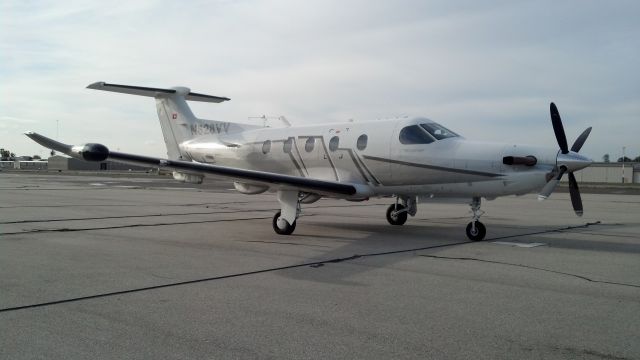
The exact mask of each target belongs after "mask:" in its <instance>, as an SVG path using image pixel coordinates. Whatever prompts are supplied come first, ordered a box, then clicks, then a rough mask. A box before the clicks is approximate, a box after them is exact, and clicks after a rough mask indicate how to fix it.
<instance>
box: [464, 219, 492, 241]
mask: <svg viewBox="0 0 640 360" xmlns="http://www.w3.org/2000/svg"><path fill="white" fill-rule="evenodd" d="M471 228H472V223H469V224H468V225H467V237H468V238H469V240H471V241H482V240H484V237H485V235H487V228H485V227H484V224H483V223H481V222H480V221H476V231H475V232H473V231H472V229H471Z"/></svg>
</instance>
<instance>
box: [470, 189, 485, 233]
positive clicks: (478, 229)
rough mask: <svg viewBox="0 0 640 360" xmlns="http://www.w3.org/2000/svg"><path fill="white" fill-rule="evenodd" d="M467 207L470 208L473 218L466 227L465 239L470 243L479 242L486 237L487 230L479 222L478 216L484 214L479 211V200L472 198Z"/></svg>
mask: <svg viewBox="0 0 640 360" xmlns="http://www.w3.org/2000/svg"><path fill="white" fill-rule="evenodd" d="M469 205H470V206H471V212H472V213H473V218H472V219H471V222H470V223H469V224H468V225H467V237H468V238H469V240H471V241H481V240H483V239H484V237H485V235H487V228H485V227H484V224H483V223H481V222H480V221H479V220H480V216H482V215H483V214H484V211H482V210H480V198H479V197H474V198H473V199H472V200H471V204H469Z"/></svg>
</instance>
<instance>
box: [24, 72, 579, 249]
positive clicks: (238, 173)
mask: <svg viewBox="0 0 640 360" xmlns="http://www.w3.org/2000/svg"><path fill="white" fill-rule="evenodd" d="M88 88H89V89H95V90H105V91H113V92H119V93H125V94H131V95H141V96H148V97H153V98H155V100H156V107H157V110H158V117H159V119H160V126H161V127H162V133H163V136H164V140H165V143H166V146H167V155H168V159H160V158H154V157H148V156H141V155H134V154H127V153H121V152H115V151H110V150H109V149H108V148H107V147H106V146H104V145H101V144H95V143H88V144H83V145H76V146H72V145H67V144H63V143H60V142H57V141H55V140H53V139H50V138H47V137H45V136H42V135H39V134H37V133H34V132H27V133H25V134H26V135H27V136H28V137H30V138H31V139H33V140H34V141H36V142H37V143H39V144H41V145H43V146H45V147H47V148H50V149H52V150H56V151H59V152H62V153H64V154H67V155H69V156H72V157H75V158H78V159H82V160H87V161H105V160H112V161H118V162H125V163H132V164H141V165H146V166H153V167H159V168H166V169H170V170H173V171H174V172H173V176H174V178H175V179H176V180H181V181H184V182H190V183H201V182H202V181H203V178H204V176H205V175H215V176H223V177H227V178H229V179H232V180H234V181H235V182H234V184H235V188H236V190H238V191H239V192H241V193H244V194H260V193H263V192H265V191H271V192H276V193H277V198H278V202H279V203H280V211H278V212H277V213H276V214H275V216H274V217H273V229H274V230H275V232H276V233H278V234H282V235H289V234H291V233H292V232H293V231H294V229H295V227H296V220H297V219H298V216H299V215H300V211H301V205H302V204H309V203H313V202H315V201H317V200H319V199H320V198H322V197H331V198H339V199H346V200H350V201H362V200H367V199H369V198H371V197H395V203H393V204H391V206H389V208H388V209H387V220H388V221H389V223H390V224H392V225H403V224H404V223H405V222H406V221H407V216H408V215H411V216H415V214H416V211H417V204H418V203H423V202H430V201H437V200H439V199H441V198H442V199H448V198H456V199H460V198H463V199H466V200H468V199H471V202H470V206H471V211H472V214H473V215H472V219H471V222H470V223H469V224H468V225H467V228H466V233H467V236H468V237H469V239H470V240H473V241H479V240H482V239H484V237H485V235H486V228H485V226H484V225H483V224H482V223H481V222H480V221H479V219H480V217H481V216H482V214H483V213H484V212H483V211H481V210H480V204H481V198H485V199H487V200H492V199H495V198H496V197H498V196H505V195H514V194H515V195H523V194H527V193H530V192H534V191H539V196H538V198H539V199H540V200H543V199H546V198H547V197H548V196H549V195H550V194H551V193H552V192H553V190H554V189H555V187H556V185H557V184H558V182H559V181H560V179H561V178H562V176H563V175H564V174H565V173H568V174H569V190H570V194H571V202H572V204H573V208H574V210H575V212H576V214H577V215H578V216H581V215H582V200H581V198H580V192H579V190H578V184H577V181H576V178H575V176H574V175H573V172H574V171H577V170H580V169H583V168H585V167H587V166H589V165H590V164H591V163H592V160H591V159H589V158H587V157H585V156H582V155H580V154H578V152H579V151H580V148H582V145H583V144H584V142H585V141H586V139H587V137H588V136H589V133H590V132H591V128H588V129H586V130H585V131H584V132H583V133H582V134H581V135H580V136H579V137H578V138H577V140H576V141H575V143H574V144H573V146H572V147H571V149H569V147H568V145H567V139H566V136H565V133H564V128H563V126H562V121H561V120H560V114H559V113H558V109H557V108H556V106H555V105H554V104H553V103H551V122H552V125H553V130H554V132H555V136H556V139H557V141H558V145H559V146H560V150H557V149H551V148H542V147H534V146H523V145H514V144H497V143H487V142H477V141H470V140H467V139H465V138H463V137H461V136H460V135H458V134H456V133H454V132H453V131H451V130H449V129H447V128H445V127H444V126H442V125H440V124H438V123H435V122H433V121H431V120H429V119H426V118H420V117H419V118H406V119H392V120H377V121H366V122H364V121H363V122H342V123H332V124H322V125H305V126H290V124H289V123H288V122H286V121H284V123H285V124H284V125H285V126H283V127H276V128H272V127H266V126H256V125H249V124H241V123H235V122H225V121H215V120H204V119H198V118H196V117H195V116H194V115H193V113H192V112H191V110H190V108H189V106H188V105H187V102H186V101H187V100H189V101H204V102H212V103H221V102H224V101H227V100H229V99H228V98H225V97H218V96H211V95H205V94H198V93H194V92H191V90H190V89H188V88H185V87H174V88H171V89H158V88H148V87H139V86H129V85H117V84H107V83H104V82H97V83H94V84H91V85H89V86H88ZM466 200H465V201H466Z"/></svg>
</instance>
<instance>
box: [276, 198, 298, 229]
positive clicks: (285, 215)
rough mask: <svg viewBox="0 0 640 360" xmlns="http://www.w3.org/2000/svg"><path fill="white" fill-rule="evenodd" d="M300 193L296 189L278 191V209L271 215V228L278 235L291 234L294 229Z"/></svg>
mask: <svg viewBox="0 0 640 360" xmlns="http://www.w3.org/2000/svg"><path fill="white" fill-rule="evenodd" d="M300 200H301V199H300V193H299V192H298V191H285V190H281V191H278V202H279V203H280V211H278V212H277V213H276V214H275V216H274V217H273V222H272V225H273V230H274V231H275V232H276V233H277V234H280V235H291V234H292V233H293V231H294V230H295V229H296V220H297V219H298V216H300V209H301V207H300Z"/></svg>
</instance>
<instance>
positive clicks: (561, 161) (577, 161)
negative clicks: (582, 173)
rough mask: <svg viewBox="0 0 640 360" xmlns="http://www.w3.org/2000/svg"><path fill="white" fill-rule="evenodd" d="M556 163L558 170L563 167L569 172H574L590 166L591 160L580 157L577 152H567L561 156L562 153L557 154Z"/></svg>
mask: <svg viewBox="0 0 640 360" xmlns="http://www.w3.org/2000/svg"><path fill="white" fill-rule="evenodd" d="M556 162H557V165H558V167H559V168H561V167H565V168H567V170H568V171H569V172H574V171H578V170H581V169H584V168H586V167H587V166H589V165H591V164H592V163H593V160H592V159H590V158H588V157H586V156H582V155H580V154H578V153H577V152H574V151H569V152H568V153H566V154H563V153H562V152H560V153H558V158H557V160H556Z"/></svg>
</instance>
